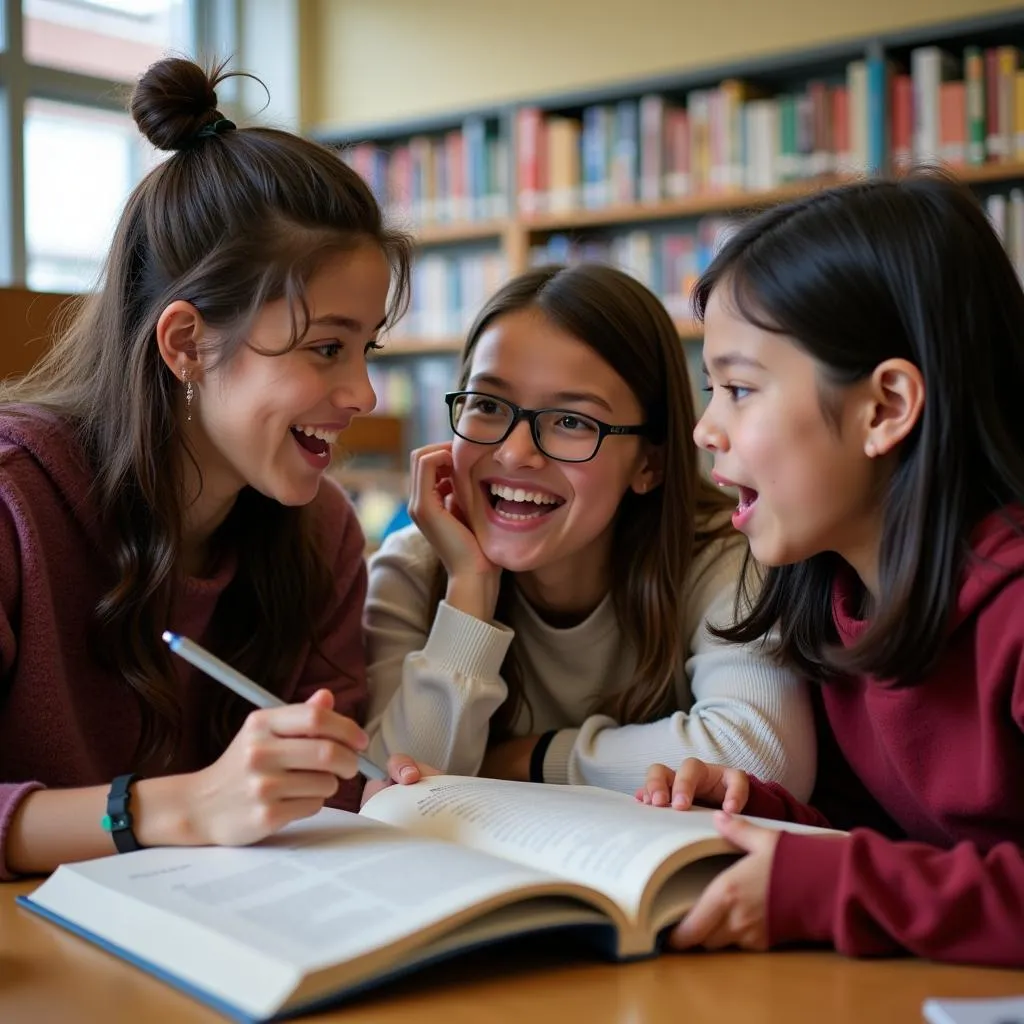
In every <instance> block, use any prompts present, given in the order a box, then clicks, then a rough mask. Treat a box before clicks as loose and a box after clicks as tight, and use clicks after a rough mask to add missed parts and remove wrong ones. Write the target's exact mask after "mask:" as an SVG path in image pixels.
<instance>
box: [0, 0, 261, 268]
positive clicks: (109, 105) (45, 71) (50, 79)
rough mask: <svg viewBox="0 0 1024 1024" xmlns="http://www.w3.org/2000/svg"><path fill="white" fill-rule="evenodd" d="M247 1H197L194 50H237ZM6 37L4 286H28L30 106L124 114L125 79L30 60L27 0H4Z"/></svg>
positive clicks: (0, 219)
mask: <svg viewBox="0 0 1024 1024" xmlns="http://www.w3.org/2000/svg"><path fill="white" fill-rule="evenodd" d="M242 2H243V0H191V4H192V10H191V19H190V20H191V26H190V27H191V32H190V35H191V39H190V46H189V49H190V52H191V53H193V54H196V55H199V56H203V55H205V54H234V53H237V52H238V50H239V41H240V37H241V33H240V29H239V25H240V17H241V13H242ZM0 42H2V47H0V286H11V285H13V286H16V287H25V282H26V280H27V275H28V247H27V241H26V232H25V105H26V103H27V101H28V100H29V99H30V98H32V99H44V100H54V101H56V102H59V103H71V104H75V105H77V106H84V107H91V108H93V109H97V110H110V111H116V112H118V113H122V114H123V113H124V111H125V105H124V96H125V82H123V81H121V80H117V79H110V78H101V77H97V76H95V75H90V74H84V73H79V72H74V71H65V70H62V69H60V68H50V67H43V66H42V65H38V64H31V63H29V62H28V61H26V60H25V52H24V32H23V25H22V0H0ZM234 81H235V80H229V81H228V82H225V83H224V87H223V88H222V89H218V94H220V93H223V96H222V97H221V99H222V109H225V112H227V111H228V110H230V109H231V108H233V107H234V105H235V102H236V100H237V89H236V88H235V87H234Z"/></svg>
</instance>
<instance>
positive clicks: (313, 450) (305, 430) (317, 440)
mask: <svg viewBox="0 0 1024 1024" xmlns="http://www.w3.org/2000/svg"><path fill="white" fill-rule="evenodd" d="M289 429H290V430H291V432H292V436H293V437H294V438H295V440H296V441H298V443H299V446H300V447H301V448H304V449H305V450H306V451H307V452H309V453H310V454H312V455H315V456H317V457H318V458H321V459H325V460H326V459H328V458H329V457H330V454H331V445H332V444H334V442H335V441H337V440H338V434H340V433H341V431H340V430H325V429H323V428H322V427H311V426H306V425H303V424H301V423H297V424H295V425H294V426H293V427H290V428H289Z"/></svg>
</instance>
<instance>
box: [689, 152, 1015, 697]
mask: <svg viewBox="0 0 1024 1024" xmlns="http://www.w3.org/2000/svg"><path fill="white" fill-rule="evenodd" d="M718 288H721V289H724V290H725V291H726V292H727V294H729V295H730V297H731V299H732V300H733V302H734V304H735V306H736V308H737V309H738V310H739V311H740V313H741V315H742V316H743V317H744V318H745V319H747V320H749V321H750V322H751V323H752V324H755V325H756V326H758V327H760V328H761V329H762V330H767V331H772V332H775V333H778V334H780V335H783V336H785V337H786V338H787V339H788V340H791V341H793V343H794V344H796V345H798V346H799V347H800V348H801V349H802V350H803V351H805V352H806V353H807V354H808V355H810V356H812V357H813V358H814V360H815V361H816V363H817V365H818V374H819V378H820V382H821V385H822V389H821V398H822V412H823V414H824V415H825V418H826V421H829V422H831V421H834V420H835V415H834V410H832V411H831V412H830V407H831V406H832V405H834V403H835V400H836V398H837V397H841V395H842V391H843V389H844V388H846V387H848V386H850V385H852V384H854V383H856V382H857V381H861V380H864V379H865V378H867V377H869V376H870V375H871V373H872V372H873V371H874V369H875V367H876V366H878V364H879V363H881V362H882V361H883V360H885V359H889V358H902V359H907V360H909V361H910V362H912V363H913V364H914V365H915V366H917V367H918V368H919V369H920V371H921V374H922V376H923V377H924V383H925V389H926V393H927V400H926V401H925V404H924V408H923V411H922V414H921V418H920V421H919V422H918V424H917V426H916V427H915V428H914V430H913V432H912V433H911V434H910V435H909V436H908V437H907V438H906V439H905V440H904V441H903V442H902V443H901V445H900V447H899V449H898V453H897V463H896V467H895V470H894V472H893V475H892V478H891V480H890V481H889V482H888V486H887V489H886V491H885V493H884V495H883V497H882V500H883V502H884V519H883V529H882V539H881V546H880V549H879V567H878V576H879V590H880V594H879V597H878V601H877V602H876V607H875V610H874V612H873V614H872V621H871V624H870V626H869V627H868V628H867V629H866V630H865V631H864V633H863V634H862V635H861V637H860V639H859V640H858V642H857V643H856V644H855V645H854V646H852V647H850V648H849V649H845V650H844V649H843V648H842V647H841V645H840V643H839V636H838V634H837V632H836V628H835V624H834V619H833V610H832V589H833V583H834V580H835V576H836V573H837V572H838V571H839V570H840V568H841V565H842V563H841V560H840V558H839V556H838V555H836V554H835V553H833V552H822V553H820V554H817V555H815V556H813V557H812V558H809V559H807V560H806V561H804V562H799V563H797V564H795V565H784V566H774V567H772V568H770V569H768V570H767V571H766V573H765V574H764V581H763V582H764V585H763V588H762V589H761V590H760V593H759V594H757V595H752V596H753V597H754V601H753V606H752V609H751V611H750V613H749V615H748V616H747V617H746V618H745V619H744V620H743V621H741V622H739V623H737V624H736V625H735V626H733V627H732V628H730V629H725V630H720V631H716V632H718V634H719V635H720V636H722V637H724V638H725V639H727V640H733V641H737V642H741V643H745V642H750V641H756V640H757V639H759V638H760V637H763V636H765V635H766V634H767V633H768V632H769V631H771V630H773V629H776V628H777V629H778V632H779V635H780V640H781V644H780V650H779V654H780V656H781V657H782V658H783V659H784V660H785V661H787V662H788V663H789V664H791V665H794V666H796V667H797V668H798V669H800V670H801V671H802V672H803V673H804V674H807V675H810V676H812V677H815V678H818V679H827V678H829V677H832V676H836V675H844V674H847V673H851V672H853V673H858V674H860V673H870V674H872V675H876V676H879V677H882V678H886V679H890V680H893V681H896V682H897V683H900V684H908V683H913V682H915V681H917V680H918V679H920V678H921V677H922V676H923V675H924V674H926V673H927V672H928V670H929V669H930V668H931V667H932V666H933V665H934V664H935V662H936V661H937V660H938V658H939V657H940V656H941V653H942V647H943V645H944V643H945V640H946V636H947V631H948V628H949V622H950V617H951V615H952V613H953V610H954V608H955V605H956V600H957V592H958V589H959V586H960V580H961V574H962V572H963V569H964V566H965V564H966V559H967V558H968V557H969V548H970V545H969V539H970V532H971V529H972V528H973V526H974V525H975V524H976V523H977V522H978V521H979V520H980V519H981V518H982V517H983V516H985V515H986V514H987V513H989V512H992V511H994V510H996V509H999V508H1001V507H1003V506H1006V505H1008V504H1011V503H1014V502H1024V417H1021V414H1020V402H1021V392H1022V391H1024V291H1022V289H1021V282H1020V280H1019V278H1018V277H1017V275H1016V273H1015V272H1014V269H1013V265H1012V264H1011V262H1010V260H1009V258H1008V257H1007V255H1006V250H1005V249H1004V248H1003V246H1002V245H1001V244H1000V241H999V239H998V237H997V236H996V234H995V232H994V231H993V230H992V226H991V225H990V224H989V222H988V218H987V217H986V216H985V214H984V212H983V211H982V209H981V207H980V206H979V205H978V203H977V201H976V200H975V198H974V197H973V196H972V195H971V193H970V192H969V190H968V189H967V188H965V187H964V186H962V185H959V184H957V183H956V182H955V181H953V180H951V179H948V178H946V177H944V176H942V175H939V174H937V173H935V172H918V173H915V174H913V175H910V176H908V177H907V178H905V179H903V180H900V181H884V180H877V181H871V182H865V183H859V184H855V185H849V186H844V187H841V188H837V189H834V190H830V191H826V192H823V193H820V194H817V195H815V196H812V197H809V198H805V199H800V200H797V201H795V202H793V203H789V204H787V205H785V206H780V207H778V208H776V209H774V210H770V211H768V212H766V213H764V214H762V215H761V216H759V217H757V218H755V219H754V220H752V221H750V222H749V223H748V224H747V225H746V226H745V227H743V228H742V229H741V230H740V231H739V233H738V234H736V235H734V236H733V237H732V239H730V240H729V241H728V242H727V243H726V245H725V246H724V247H723V248H722V250H721V252H720V253H719V254H718V256H717V257H716V258H715V260H714V261H713V262H712V264H711V266H710V267H709V268H708V270H707V271H706V272H705V274H704V275H703V277H702V278H701V280H700V281H699V282H698V285H697V288H696V291H695V304H696V308H697V312H698V315H700V316H703V315H704V311H705V310H706V308H707V304H708V300H709V299H710V297H711V294H712V292H714V291H715V290H716V289H718Z"/></svg>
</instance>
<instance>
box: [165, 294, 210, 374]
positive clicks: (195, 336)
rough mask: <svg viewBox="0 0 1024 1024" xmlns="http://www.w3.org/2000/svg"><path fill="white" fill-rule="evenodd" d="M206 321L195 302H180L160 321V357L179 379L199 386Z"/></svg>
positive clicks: (173, 303)
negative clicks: (200, 344) (201, 344)
mask: <svg viewBox="0 0 1024 1024" xmlns="http://www.w3.org/2000/svg"><path fill="white" fill-rule="evenodd" d="M202 335H203V318H202V316H201V315H200V313H199V310H198V309H196V307H195V306H193V305H192V303H191V302H185V300H184V299H176V300H175V301H174V302H172V303H171V304H170V305H169V306H168V307H167V308H166V309H165V310H164V311H163V312H162V313H161V314H160V319H159V320H157V322H156V344H157V347H158V348H159V349H160V357H161V358H162V359H163V361H164V362H165V363H166V364H167V366H168V368H169V369H170V371H171V373H173V374H174V376H175V377H177V378H178V379H179V380H181V379H183V378H182V373H183V371H184V373H185V376H186V377H187V378H188V379H189V380H191V381H194V382H196V383H199V381H200V380H201V378H202V360H201V358H200V348H199V342H200V340H201V339H202Z"/></svg>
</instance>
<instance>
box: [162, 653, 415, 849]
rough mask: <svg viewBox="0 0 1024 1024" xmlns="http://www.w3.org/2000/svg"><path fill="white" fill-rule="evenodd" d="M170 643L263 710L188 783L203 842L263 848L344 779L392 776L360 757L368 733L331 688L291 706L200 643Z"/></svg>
mask: <svg viewBox="0 0 1024 1024" xmlns="http://www.w3.org/2000/svg"><path fill="white" fill-rule="evenodd" d="M164 640H165V641H166V642H167V643H168V644H169V645H170V647H171V650H172V651H174V652H175V653H176V654H178V655H180V656H181V657H183V658H185V660H187V661H189V662H190V663H191V664H193V665H195V666H196V667H197V668H199V669H201V670H202V671H203V672H205V673H207V674H208V675H209V676H210V677H211V678H213V679H216V680H217V681H218V682H220V683H222V684H223V685H225V686H229V687H230V688H231V689H233V690H235V692H236V693H239V694H240V695H241V696H243V697H245V698H246V699H247V700H249V701H250V703H254V704H257V705H258V706H259V708H260V709H259V710H257V711H254V712H253V713H252V714H250V715H249V716H248V717H247V718H246V720H245V723H244V724H243V725H242V728H241V729H239V731H238V734H237V735H236V736H235V738H234V739H233V740H232V741H231V743H230V745H229V746H228V749H227V750H226V751H225V752H224V753H223V754H222V755H221V757H220V758H218V759H217V761H215V762H214V763H213V764H211V765H210V766H209V767H208V768H205V769H203V770H201V771H199V772H196V773H195V774H194V775H192V776H189V777H188V778H189V779H190V780H192V781H191V783H190V791H191V792H190V800H189V801H188V803H189V818H190V822H189V825H190V826H191V828H192V830H193V831H194V832H195V833H196V835H195V841H196V842H199V843H211V844H217V845H243V844H246V843H252V842H256V841H257V840H259V839H262V838H264V837H265V836H267V835H270V834H271V833H273V832H276V831H277V830H278V829H280V828H282V827H283V826H284V825H286V824H288V823H289V822H291V821H296V820H298V819H300V818H305V817H309V816H310V815H313V814H315V813H316V812H317V811H319V810H320V808H321V807H322V806H323V805H324V803H325V802H326V801H327V800H329V799H330V798H331V797H332V796H333V795H334V793H335V792H336V791H337V789H338V785H339V780H340V779H351V778H353V777H354V776H356V775H357V774H360V773H361V772H362V773H363V774H365V775H367V776H368V777H372V778H376V779H382V778H385V777H386V775H385V773H384V772H383V771H382V770H381V769H379V768H378V767H377V766H375V765H373V764H371V763H370V762H369V761H368V760H366V759H365V758H364V757H362V755H361V754H360V753H359V751H361V750H363V749H365V747H366V745H367V742H368V738H367V736H366V733H365V732H363V730H362V729H361V728H360V727H359V726H358V725H357V724H356V723H355V722H353V721H352V720H351V719H350V718H346V717H344V716H343V715H339V714H337V713H336V712H335V711H334V695H333V694H332V693H331V692H330V691H329V690H326V689H324V690H318V691H317V692H316V693H314V694H313V695H312V696H311V697H310V698H309V699H308V700H307V701H306V702H305V703H303V704H285V703H284V702H283V701H281V699H280V698H278V697H275V696H274V695H273V694H271V693H269V692H268V691H266V690H264V689H263V688H262V687H259V686H258V685H257V684H256V683H254V682H253V681H252V680H250V679H247V678H246V677H245V676H243V675H241V674H240V673H238V672H237V671H235V670H234V669H232V668H231V667H230V666H229V665H227V664H225V663H224V662H223V661H220V660H219V659H217V658H215V657H214V656H213V655H211V654H210V653H209V652H208V651H205V650H203V648H202V647H200V646H199V645H198V644H195V643H193V642H192V641H190V640H186V639H184V638H183V637H179V636H177V635H175V634H173V633H165V634H164ZM403 781H406V780H405V779H403Z"/></svg>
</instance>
